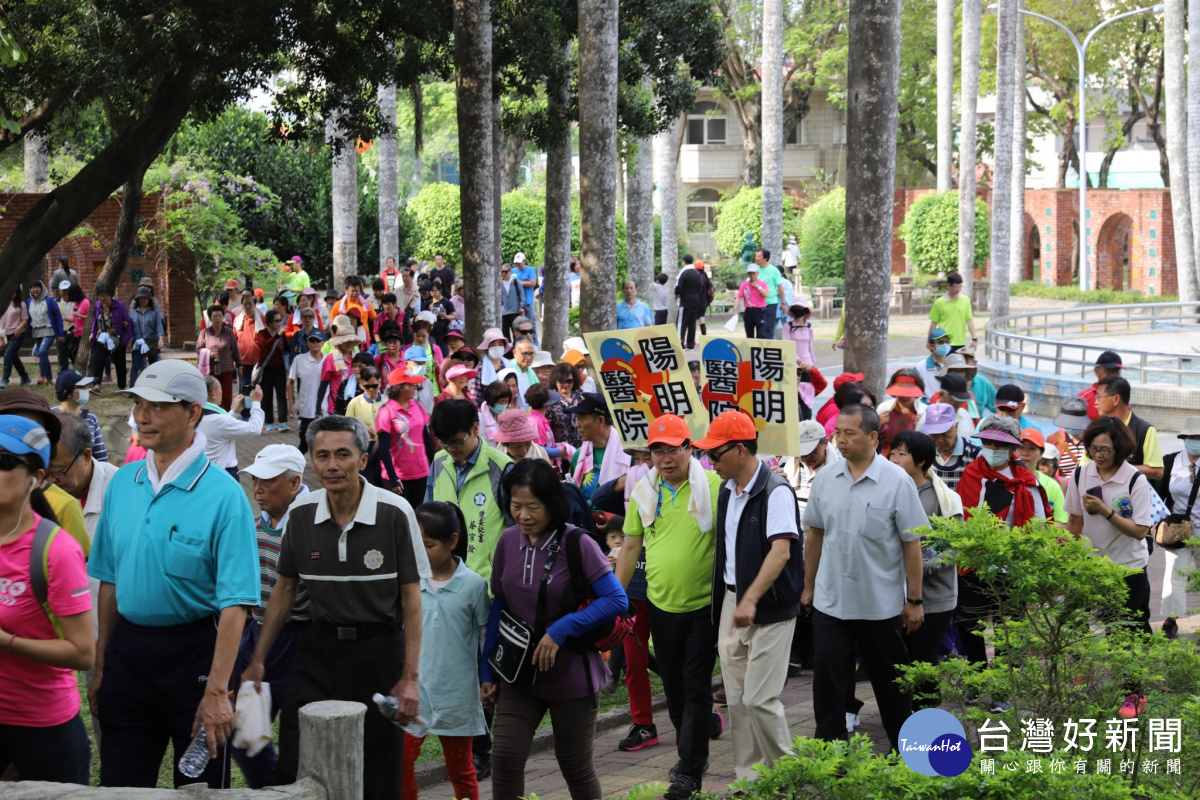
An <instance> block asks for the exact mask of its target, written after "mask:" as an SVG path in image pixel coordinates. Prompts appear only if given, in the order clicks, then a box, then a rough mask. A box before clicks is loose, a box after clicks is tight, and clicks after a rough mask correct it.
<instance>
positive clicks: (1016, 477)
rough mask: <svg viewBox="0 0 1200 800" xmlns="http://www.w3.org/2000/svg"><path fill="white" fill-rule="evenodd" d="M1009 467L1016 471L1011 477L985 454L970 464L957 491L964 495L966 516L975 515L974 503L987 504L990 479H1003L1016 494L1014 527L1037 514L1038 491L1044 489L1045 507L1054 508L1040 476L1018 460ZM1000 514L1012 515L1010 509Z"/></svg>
mask: <svg viewBox="0 0 1200 800" xmlns="http://www.w3.org/2000/svg"><path fill="white" fill-rule="evenodd" d="M1008 467H1009V470H1010V471H1011V472H1012V477H1011V478H1008V477H1005V476H1004V475H1001V474H1000V473H999V472H997V471H996V470H994V469H992V465H991V464H989V463H988V462H987V459H985V458H984V457H983V456H982V455H981V456H979V457H978V458H976V459H975V460H974V461H972V462H971V463H970V464H968V465H967V468H966V469H965V470H964V471H963V474H962V478H961V479H959V482H958V490H957V491H958V494H959V496H960V497H962V498H963V505H964V506H965V507H966V508H965V509H964V513H965V514H966V516H968V517H970V516H971V512H970V508H971V506H975V505H981V504H983V503H984V501H983V497H982V496H981V495H982V494H983V486H984V483H985V482H987V481H999V482H1000V483H1002V484H1004V488H1005V489H1006V490H1008V492H1010V493H1011V494H1012V496H1013V526H1014V527H1020V526H1022V525H1024V524H1025V523H1026V522H1029V520H1031V519H1033V518H1034V517H1036V516H1037V506H1036V505H1035V504H1034V502H1033V493H1034V492H1042V508H1044V509H1048V508H1049V507H1050V504H1049V503H1048V502H1047V500H1046V496H1045V493H1044V492H1043V490H1042V487H1041V485H1040V484H1039V483H1038V481H1037V478H1036V477H1034V475H1033V473H1032V472H1030V471H1029V470H1028V469H1026V468H1025V465H1024V464H1022V463H1020V462H1019V461H1016V460H1015V459H1014V460H1012V461H1010V462H1009V463H1008ZM996 516H998V517H1000V518H1001V519H1004V520H1006V519H1007V518H1008V509H1007V508H1005V509H1001V510H999V511H997V512H996Z"/></svg>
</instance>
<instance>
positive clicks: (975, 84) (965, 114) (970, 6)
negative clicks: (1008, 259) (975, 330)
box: [958, 0, 983, 297]
mask: <svg viewBox="0 0 1200 800" xmlns="http://www.w3.org/2000/svg"><path fill="white" fill-rule="evenodd" d="M982 25H983V3H982V2H981V0H963V13H962V94H961V96H960V98H959V114H960V122H959V137H958V271H959V273H960V274H961V275H962V278H963V293H964V294H966V296H967V297H971V296H972V293H973V292H974V290H975V236H976V235H977V234H976V231H975V147H976V123H977V120H976V111H975V104H976V101H977V100H978V99H979V59H980V53H979V37H980V28H981V27H982Z"/></svg>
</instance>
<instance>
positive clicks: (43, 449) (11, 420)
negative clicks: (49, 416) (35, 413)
mask: <svg viewBox="0 0 1200 800" xmlns="http://www.w3.org/2000/svg"><path fill="white" fill-rule="evenodd" d="M0 449H2V450H6V451H8V452H10V453H12V454H13V455H18V456H21V455H25V454H26V453H33V454H34V455H36V456H37V457H38V458H40V459H41V460H42V468H43V469H49V468H50V435H49V434H47V433H46V429H45V428H43V427H42V426H41V425H38V424H37V423H36V422H34V421H33V420H31V419H27V418H26V417H18V416H16V415H13V414H4V415H0Z"/></svg>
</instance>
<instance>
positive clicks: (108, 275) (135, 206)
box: [75, 164, 149, 375]
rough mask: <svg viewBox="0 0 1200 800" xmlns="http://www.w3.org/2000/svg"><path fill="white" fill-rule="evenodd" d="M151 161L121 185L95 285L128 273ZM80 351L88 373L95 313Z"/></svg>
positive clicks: (79, 364) (78, 362) (79, 362)
mask: <svg viewBox="0 0 1200 800" xmlns="http://www.w3.org/2000/svg"><path fill="white" fill-rule="evenodd" d="M148 166H149V164H146V165H145V166H142V167H139V168H138V170H137V172H136V174H134V175H131V176H130V177H129V180H127V181H126V182H125V185H124V186H122V187H121V212H120V214H118V216H117V229H116V232H115V233H113V240H112V246H111V247H109V248H108V256H107V257H106V258H105V259H104V266H103V267H101V268H100V274H99V275H97V276H96V282H95V283H94V284H93V287H95V286H99V285H100V284H102V283H106V284H108V285H109V286H116V285H117V282H118V281H120V280H121V276H122V275H124V274H125V267H127V266H128V265H129V253H130V251H131V250H133V243H134V242H135V241H136V240H137V232H138V220H139V219H140V218H141V212H142V181H143V180H144V179H145V177H146V169H147V167H148ZM97 299H98V298H97V296H96V294H95V292H94V291H93V294H92V302H93V303H95V302H96V301H97ZM80 335H81V336H82V338H81V339H80V346H79V352H78V353H76V355H75V368H76V370H77V371H78V372H80V373H81V374H83V375H87V374H88V360H89V359H90V357H91V354H92V349H91V347H90V346H88V342H90V341H91V339H92V315H91V314H89V315H88V317H87V319H86V320H85V322H84V325H83V331H82V333H81V334H80Z"/></svg>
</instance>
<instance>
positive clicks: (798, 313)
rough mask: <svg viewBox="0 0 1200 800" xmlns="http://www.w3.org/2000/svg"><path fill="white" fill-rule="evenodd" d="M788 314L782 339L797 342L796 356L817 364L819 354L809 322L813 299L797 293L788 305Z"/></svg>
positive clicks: (807, 362)
mask: <svg viewBox="0 0 1200 800" xmlns="http://www.w3.org/2000/svg"><path fill="white" fill-rule="evenodd" d="M788 316H789V317H790V319H787V320H785V321H784V323H783V333H782V334H781V335H780V338H781V339H790V340H791V341H793V342H795V343H796V358H798V359H799V360H800V361H803V362H804V363H805V364H816V363H817V354H816V351H815V350H814V348H813V327H812V325H811V324H810V323H809V321H808V320H809V318H810V317H811V316H812V300H810V299H809V297H808V295H803V294H802V295H797V296H796V299H795V300H794V301H793V302H792V304H791V305H790V306H789V307H788Z"/></svg>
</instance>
